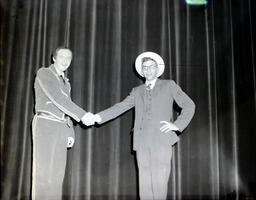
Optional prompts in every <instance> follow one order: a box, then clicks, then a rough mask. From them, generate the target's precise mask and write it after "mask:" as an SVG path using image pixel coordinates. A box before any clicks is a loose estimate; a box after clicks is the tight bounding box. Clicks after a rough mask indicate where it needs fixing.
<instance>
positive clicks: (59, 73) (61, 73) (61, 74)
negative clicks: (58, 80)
mask: <svg viewBox="0 0 256 200" xmlns="http://www.w3.org/2000/svg"><path fill="white" fill-rule="evenodd" d="M53 66H54V68H55V70H56V72H57V74H58V75H59V76H62V78H65V74H64V72H62V71H60V70H58V68H57V67H55V65H53Z"/></svg>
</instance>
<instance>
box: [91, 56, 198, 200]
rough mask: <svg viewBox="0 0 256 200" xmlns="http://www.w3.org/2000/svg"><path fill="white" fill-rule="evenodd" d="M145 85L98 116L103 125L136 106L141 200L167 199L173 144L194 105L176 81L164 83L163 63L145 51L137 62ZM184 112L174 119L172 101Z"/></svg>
mask: <svg viewBox="0 0 256 200" xmlns="http://www.w3.org/2000/svg"><path fill="white" fill-rule="evenodd" d="M135 67H136V70H137V72H138V73H139V75H141V76H142V77H144V78H145V84H142V85H140V86H138V87H135V88H133V89H132V91H131V93H130V95H128V96H127V97H126V98H125V99H124V100H123V101H122V102H120V103H117V104H115V105H114V106H112V107H110V108H108V109H106V110H104V111H102V112H100V113H98V114H96V115H95V121H96V122H98V123H99V124H102V123H104V122H106V121H108V120H111V119H113V118H115V117H117V116H119V115H120V114H122V113H124V112H125V111H127V110H129V109H131V108H133V107H135V125H134V135H133V149H134V150H135V151H136V155H137V163H138V168H139V194H140V199H147V200H148V199H166V197H167V185H168V179H169V176H170V170H171V158H172V145H174V144H175V143H176V142H177V141H179V137H178V136H177V135H176V133H175V131H179V132H182V131H183V130H184V129H185V128H186V127H187V125H188V124H189V122H190V121H191V119H192V117H193V115H194V112H195V104H194V103H193V101H192V100H191V99H190V98H189V97H188V95H186V94H185V93H184V92H183V91H182V90H181V88H180V87H179V86H178V85H177V84H176V83H175V82H174V81H173V80H161V79H159V78H158V77H159V76H161V75H162V73H163V72H164V61H163V59H162V58H161V57H160V56H159V55H158V54H156V53H153V52H144V53H142V54H140V55H139V56H138V57H137V59H136V62H135ZM174 101H175V102H176V103H177V104H178V105H179V107H180V108H181V109H182V111H181V113H180V115H179V116H178V118H177V119H176V120H174V119H173V102H174Z"/></svg>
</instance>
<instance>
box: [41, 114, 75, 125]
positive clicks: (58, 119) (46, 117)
mask: <svg viewBox="0 0 256 200" xmlns="http://www.w3.org/2000/svg"><path fill="white" fill-rule="evenodd" d="M36 115H37V116H38V117H42V118H44V119H49V120H53V121H58V122H62V123H66V124H67V125H68V126H69V127H70V126H71V120H70V118H69V117H66V118H63V119H60V118H57V117H56V116H54V115H52V114H51V113H47V112H41V111H40V112H37V113H36Z"/></svg>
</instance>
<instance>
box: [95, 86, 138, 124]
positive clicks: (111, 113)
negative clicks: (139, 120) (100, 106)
mask: <svg viewBox="0 0 256 200" xmlns="http://www.w3.org/2000/svg"><path fill="white" fill-rule="evenodd" d="M134 105H135V97H134V89H133V90H132V91H131V93H130V94H129V95H128V96H127V97H126V98H125V99H124V100H123V101H121V102H120V103H117V104H115V105H114V106H112V107H110V108H108V109H106V110H103V111H101V112H99V113H98V115H99V116H100V118H101V120H100V121H99V124H102V123H104V122H106V121H109V120H111V119H114V118H116V117H117V116H119V115H121V114H122V113H124V112H125V111H127V110H129V109H131V108H133V107H134Z"/></svg>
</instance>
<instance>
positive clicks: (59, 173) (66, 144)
mask: <svg viewBox="0 0 256 200" xmlns="http://www.w3.org/2000/svg"><path fill="white" fill-rule="evenodd" d="M72 56H73V55H72V51H71V50H70V49H68V48H66V47H58V48H57V49H56V50H55V51H54V52H53V62H54V64H52V65H50V66H49V67H42V68H40V69H39V70H38V72H37V75H36V78H35V83H34V89H35V116H34V119H33V123H32V135H33V169H32V173H33V175H32V199H33V200H34V199H37V200H42V199H44V200H47V199H50V200H52V199H54V200H56V199H62V183H63V179H64V175H65V167H66V157H67V148H71V147H72V146H73V144H74V140H75V134H74V129H73V123H72V121H71V118H72V119H73V120H75V121H77V122H79V121H80V120H81V121H82V122H83V123H84V124H85V125H88V124H87V122H86V118H87V117H89V116H91V115H92V113H89V112H86V111H85V110H83V109H82V108H80V107H79V106H77V105H76V104H75V103H74V102H73V101H72V100H71V98H70V90H71V87H70V83H69V80H68V78H67V77H66V76H65V73H64V72H65V71H66V70H67V69H68V67H69V66H70V63H71V60H72Z"/></svg>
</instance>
